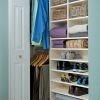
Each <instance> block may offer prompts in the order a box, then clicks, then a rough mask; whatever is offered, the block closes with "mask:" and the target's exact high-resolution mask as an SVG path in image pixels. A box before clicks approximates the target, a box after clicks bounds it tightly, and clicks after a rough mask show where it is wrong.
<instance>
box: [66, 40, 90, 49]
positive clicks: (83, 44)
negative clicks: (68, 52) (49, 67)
mask: <svg viewBox="0 0 100 100" xmlns="http://www.w3.org/2000/svg"><path fill="white" fill-rule="evenodd" d="M66 48H88V40H87V39H83V40H68V41H66Z"/></svg>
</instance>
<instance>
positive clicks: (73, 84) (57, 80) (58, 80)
mask: <svg viewBox="0 0 100 100" xmlns="http://www.w3.org/2000/svg"><path fill="white" fill-rule="evenodd" d="M51 82H55V83H60V84H65V85H69V86H78V87H83V88H88V86H84V85H78V84H77V83H76V82H72V83H67V82H62V81H60V79H59V78H56V79H54V80H51Z"/></svg>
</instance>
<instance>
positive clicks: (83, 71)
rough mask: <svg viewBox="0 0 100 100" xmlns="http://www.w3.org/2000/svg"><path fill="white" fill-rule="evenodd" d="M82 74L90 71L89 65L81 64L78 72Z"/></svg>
mask: <svg viewBox="0 0 100 100" xmlns="http://www.w3.org/2000/svg"><path fill="white" fill-rule="evenodd" d="M78 71H79V72H80V73H85V72H87V71H88V65H87V64H86V63H81V64H80V68H79V70H78Z"/></svg>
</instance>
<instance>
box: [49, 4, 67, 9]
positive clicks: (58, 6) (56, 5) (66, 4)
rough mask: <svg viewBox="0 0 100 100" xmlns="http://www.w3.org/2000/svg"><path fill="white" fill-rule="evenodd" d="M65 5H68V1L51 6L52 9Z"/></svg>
mask: <svg viewBox="0 0 100 100" xmlns="http://www.w3.org/2000/svg"><path fill="white" fill-rule="evenodd" d="M63 6H67V3H64V4H60V5H55V6H51V9H53V8H58V7H63Z"/></svg>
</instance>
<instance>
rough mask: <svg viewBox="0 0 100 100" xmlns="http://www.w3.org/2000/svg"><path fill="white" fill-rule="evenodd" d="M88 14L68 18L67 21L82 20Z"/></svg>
mask: <svg viewBox="0 0 100 100" xmlns="http://www.w3.org/2000/svg"><path fill="white" fill-rule="evenodd" d="M87 18H88V16H84V17H76V18H69V19H68V20H69V21H74V20H82V19H87Z"/></svg>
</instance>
